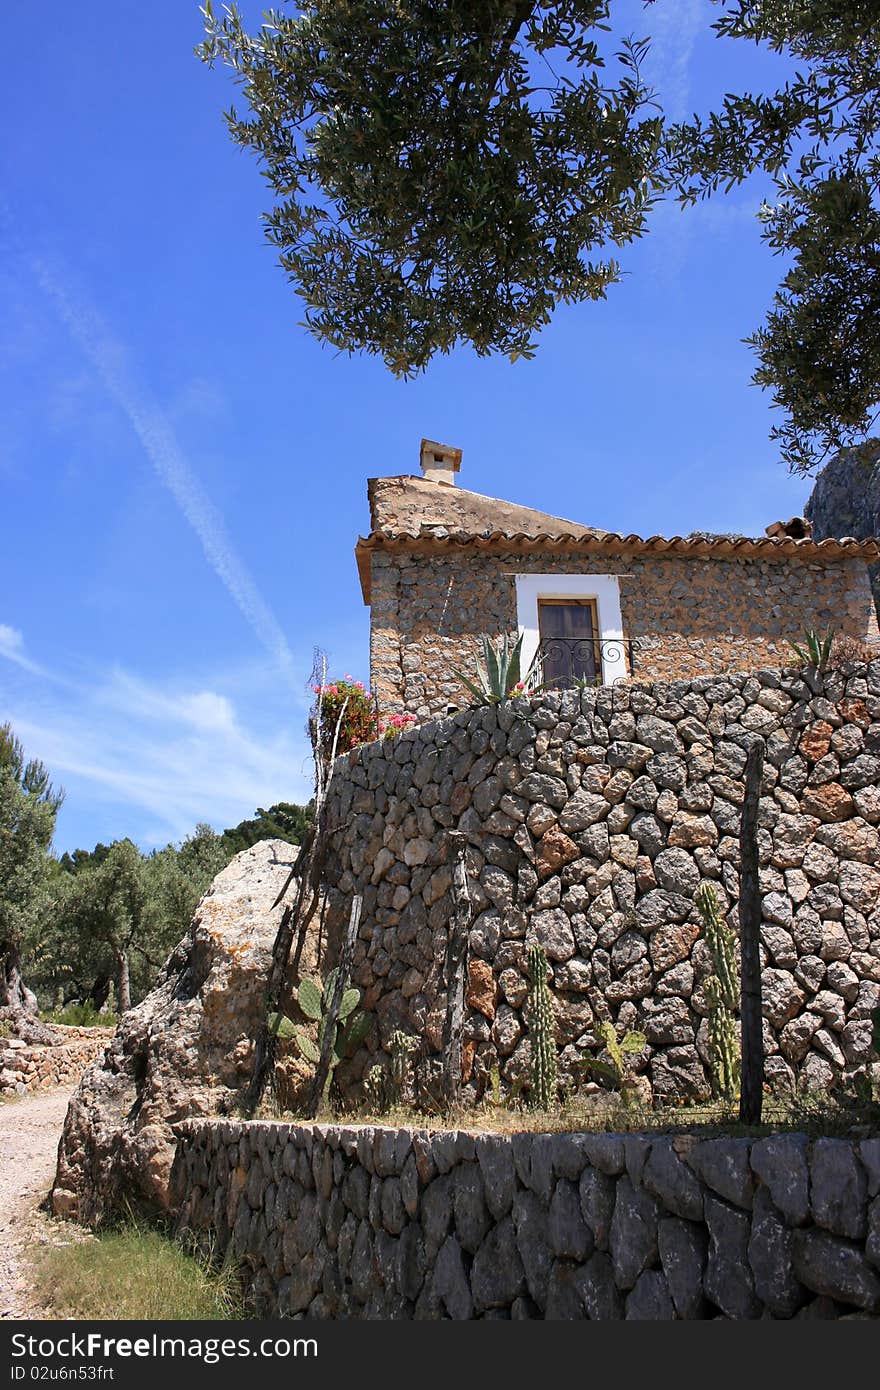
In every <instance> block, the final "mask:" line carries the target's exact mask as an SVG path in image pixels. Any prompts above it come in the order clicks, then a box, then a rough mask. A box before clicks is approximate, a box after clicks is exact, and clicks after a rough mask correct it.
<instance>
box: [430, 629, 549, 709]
mask: <svg viewBox="0 0 880 1390" xmlns="http://www.w3.org/2000/svg"><path fill="white" fill-rule="evenodd" d="M522 644H523V634H522V633H520V635H519V637H518V638H517V639H516V641H515V642H514V644H513V646H511V645H510V642H509V640H508V637H507V634H506V633H505V635H504V637H503V638H502V640H501V642H499V643H498V645H497V646H496V645H495V644H494V643H493V642H492V641H490V639H489V638H488V637H484V638H483V655H484V658H485V664H483V663H482V662H480V661H479V659H478V660H477V663H476V680H472V679H471V677H470V676H466V675H465V674H464V672H463V671H459V670H458V669H457V668H456V667H453V668H452V670H453V674H454V675H456V676H458V679H459V680H460V681H461V683H462V685H463V686H465V687H466V689H467V690H468V691H469V692H470V693H471V695H473V697H474V704H475V705H500V704H501V703H502V701H504V700H511V699H513V698H514V696H516V695H525V694H529V695H531V694H534V693H535V692H536V691H538V690H542V689H543V686H542V685H540V684H538V683H537V682H536V681H535V663H534V661H533V662H532V664H531V666H530V667H529V669H528V671H527V672H526V673H525V675H524V676H523V675H522V674H521V667H522Z"/></svg>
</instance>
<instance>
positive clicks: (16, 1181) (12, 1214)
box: [0, 1087, 72, 1318]
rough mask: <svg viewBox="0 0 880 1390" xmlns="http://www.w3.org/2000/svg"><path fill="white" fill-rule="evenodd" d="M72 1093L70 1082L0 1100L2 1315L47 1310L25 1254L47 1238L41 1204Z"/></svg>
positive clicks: (35, 1313)
mask: <svg viewBox="0 0 880 1390" xmlns="http://www.w3.org/2000/svg"><path fill="white" fill-rule="evenodd" d="M71 1094H72V1093H71V1091H70V1089H69V1088H67V1087H64V1088H62V1089H60V1090H57V1091H39V1092H37V1093H36V1095H31V1096H22V1098H21V1100H14V1101H3V1102H0V1318H29V1317H40V1316H41V1314H40V1313H39V1312H38V1311H36V1310H35V1309H34V1307H33V1305H32V1302H31V1297H30V1294H29V1290H28V1286H27V1281H26V1278H25V1272H24V1267H23V1256H24V1253H25V1250H26V1248H27V1246H28V1245H29V1244H32V1243H33V1242H34V1241H35V1240H37V1241H40V1240H42V1242H45V1239H46V1237H45V1235H44V1234H43V1235H42V1236H41V1234H40V1228H41V1225H42V1224H43V1223H42V1221H41V1217H40V1215H39V1213H38V1212H37V1211H36V1208H37V1206H38V1204H39V1203H40V1202H41V1201H42V1200H43V1198H44V1197H45V1195H46V1193H47V1192H48V1190H49V1186H50V1184H51V1182H52V1178H53V1177H54V1175H55V1158H56V1153H57V1149H58V1140H59V1138H60V1136H61V1126H62V1124H63V1123H64V1116H65V1114H66V1112H67V1103H68V1101H69V1100H70V1097H71ZM42 1316H45V1314H42Z"/></svg>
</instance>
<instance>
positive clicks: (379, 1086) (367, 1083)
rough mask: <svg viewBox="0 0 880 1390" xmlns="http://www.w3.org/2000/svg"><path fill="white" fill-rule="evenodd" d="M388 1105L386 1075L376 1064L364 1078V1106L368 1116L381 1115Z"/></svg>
mask: <svg viewBox="0 0 880 1390" xmlns="http://www.w3.org/2000/svg"><path fill="white" fill-rule="evenodd" d="M389 1104H390V1099H389V1095H388V1073H387V1071H386V1070H385V1068H384V1067H383V1066H381V1065H380V1064H379V1063H378V1062H377V1063H376V1065H375V1066H373V1067H370V1070H369V1071H368V1072H367V1074H366V1076H365V1077H364V1106H365V1108H366V1110H367V1112H368V1113H369V1114H370V1115H383V1114H384V1113H385V1111H386V1110H387V1109H388V1106H389Z"/></svg>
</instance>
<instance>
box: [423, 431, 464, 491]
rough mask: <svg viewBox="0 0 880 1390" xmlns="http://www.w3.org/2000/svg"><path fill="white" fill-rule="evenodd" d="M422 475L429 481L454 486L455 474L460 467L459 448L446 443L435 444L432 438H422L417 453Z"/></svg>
mask: <svg viewBox="0 0 880 1390" xmlns="http://www.w3.org/2000/svg"><path fill="white" fill-rule="evenodd" d="M419 463H420V464H421V468H422V476H423V477H424V478H425V479H426V480H427V481H428V482H429V483H445V484H446V486H447V487H455V475H456V473H457V472H458V470H459V469H460V468H461V449H453V448H451V447H450V445H448V444H435V443H434V441H433V439H423V440H422V449H421V453H420V455H419Z"/></svg>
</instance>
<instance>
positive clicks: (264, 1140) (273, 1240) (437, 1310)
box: [171, 1119, 880, 1320]
mask: <svg viewBox="0 0 880 1390" xmlns="http://www.w3.org/2000/svg"><path fill="white" fill-rule="evenodd" d="M176 1133H177V1138H178V1147H177V1152H176V1157H175V1162H174V1170H173V1175H172V1184H171V1196H172V1205H173V1208H174V1210H175V1211H176V1213H177V1226H178V1229H179V1230H181V1231H183V1230H186V1231H189V1232H191V1233H192V1234H193V1235H194V1236H196V1238H197V1239H199V1240H202V1239H204V1240H205V1241H206V1243H207V1244H208V1245H209V1246H210V1247H211V1248H212V1249H213V1250H214V1251H215V1253H217V1254H220V1255H222V1254H224V1253H229V1254H231V1257H232V1258H233V1259H234V1260H235V1261H237V1262H238V1263H239V1264H240V1265H241V1266H242V1267H243V1270H244V1272H245V1274H246V1277H247V1279H248V1282H249V1283H250V1286H251V1292H252V1296H253V1299H254V1306H255V1311H256V1315H257V1316H259V1317H276V1316H280V1315H282V1314H285V1315H288V1316H289V1315H290V1314H291V1313H297V1312H306V1311H308V1313H309V1316H314V1317H322V1318H323V1317H346V1318H384V1317H395V1318H442V1317H450V1318H456V1319H470V1318H474V1317H476V1318H480V1317H492V1318H499V1317H501V1318H507V1317H510V1318H514V1319H519V1318H543V1319H551V1320H552V1319H566V1320H570V1319H581V1318H588V1319H603V1320H604V1319H620V1318H627V1319H630V1320H646V1319H648V1320H658V1319H663V1320H666V1319H669V1318H676V1319H684V1320H695V1319H705V1318H715V1317H723V1318H736V1319H740V1318H760V1317H763V1318H771V1319H777V1318H778V1319H788V1318H791V1317H797V1318H800V1317H809V1318H815V1317H823V1318H824V1317H838V1316H841V1315H843V1314H845V1313H847V1312H850V1313H852V1312H854V1311H859V1312H864V1313H873V1312H875V1311H880V1273H878V1269H877V1261H878V1257H880V1250H878V1248H877V1246H878V1244H880V1239H878V1236H880V1196H875V1197H873V1198H872V1199H871V1202H872V1208H871V1212H870V1215H869V1220H868V1222H867V1225H866V1231H867V1234H866V1236H865V1237H863V1238H862V1239H860V1240H853V1239H848V1238H846V1237H841V1236H836V1235H832V1234H831V1233H830V1232H829V1231H826V1230H823V1229H822V1228H821V1227H820V1226H818V1225H816V1224H815V1223H814V1222H813V1220H812V1217H811V1216H810V1214H809V1213H808V1214H807V1216H806V1218H804V1213H803V1206H802V1200H801V1194H800V1192H799V1189H798V1184H797V1183H796V1184H795V1186H794V1195H792V1191H791V1189H790V1187H789V1185H788V1183H787V1179H786V1176H785V1173H784V1169H785V1168H786V1166H788V1165H790V1164H791V1163H792V1159H793V1157H794V1159H795V1162H796V1163H797V1162H798V1161H799V1160H800V1159H802V1158H803V1157H804V1155H805V1154H806V1161H807V1163H808V1164H809V1160H810V1141H808V1140H807V1139H806V1137H805V1136H803V1135H796V1134H795V1135H786V1136H778V1137H777V1138H778V1139H779V1140H780V1141H781V1140H782V1139H784V1140H785V1141H786V1143H782V1142H779V1143H778V1144H777V1146H776V1147H770V1145H769V1143H768V1141H767V1140H746V1141H745V1143H746V1146H747V1148H746V1153H745V1159H746V1162H747V1164H748V1165H749V1168H750V1171H751V1172H752V1173H753V1174H754V1175H755V1177H756V1178H757V1180H758V1181H757V1187H756V1189H755V1191H754V1193H753V1196H752V1209H751V1210H747V1209H745V1208H743V1207H739V1206H734V1205H732V1204H731V1203H730V1202H728V1201H726V1200H724V1199H723V1198H722V1197H720V1196H718V1195H717V1194H716V1193H715V1192H714V1191H713V1189H712V1188H711V1187H709V1186H708V1185H707V1184H706V1183H705V1182H704V1181H703V1180H702V1178H700V1177H699V1175H698V1174H697V1173H696V1170H693V1169H691V1168H689V1167H688V1168H687V1170H686V1171H687V1173H688V1175H689V1178H690V1179H692V1181H693V1182H694V1183H696V1184H698V1187H699V1193H700V1198H701V1205H700V1213H699V1214H698V1215H695V1216H694V1217H693V1219H689V1218H686V1217H682V1216H679V1215H674V1214H670V1210H669V1207H668V1206H667V1205H666V1204H665V1203H666V1202H667V1201H668V1202H669V1203H670V1204H671V1206H672V1207H673V1208H674V1207H682V1206H686V1207H687V1208H688V1209H689V1210H691V1211H693V1212H696V1211H697V1207H696V1203H695V1202H693V1188H692V1186H691V1181H686V1182H684V1183H682V1180H681V1173H680V1172H678V1171H677V1170H676V1169H675V1168H674V1167H672V1166H671V1162H670V1152H671V1153H672V1154H674V1155H675V1156H676V1157H677V1158H678V1159H679V1160H680V1161H682V1162H684V1161H685V1158H686V1155H687V1150H688V1147H689V1146H690V1141H689V1140H688V1138H687V1137H684V1136H680V1137H676V1138H673V1139H672V1140H671V1141H670V1142H671V1143H672V1145H673V1146H675V1145H678V1146H679V1147H680V1148H681V1153H680V1154H679V1153H677V1152H676V1149H675V1148H674V1147H673V1148H672V1150H671V1151H668V1150H666V1149H665V1144H666V1140H665V1138H664V1137H663V1136H657V1135H643V1134H627V1135H619V1134H605V1135H580V1134H577V1135H575V1134H558V1135H549V1134H531V1133H520V1134H517V1135H515V1136H511V1137H505V1136H501V1135H491V1136H490V1135H481V1136H473V1135H471V1134H468V1133H467V1132H465V1131H457V1130H447V1131H428V1130H394V1129H391V1128H383V1127H376V1128H373V1127H372V1126H363V1125H344V1124H336V1125H320V1124H271V1123H269V1122H267V1121H261V1122H250V1123H249V1122H246V1121H241V1120H193V1119H191V1120H185V1121H183V1122H182V1123H181V1124H180V1125H178V1126H176ZM714 1142H716V1143H717V1144H722V1145H723V1144H730V1145H731V1146H732V1148H733V1149H734V1151H735V1157H734V1158H733V1159H732V1160H731V1162H730V1164H728V1165H726V1166H725V1165H724V1164H723V1163H722V1162H721V1160H720V1156H719V1153H718V1151H717V1150H715V1151H713V1169H712V1171H713V1174H714V1173H715V1172H716V1171H721V1172H729V1171H734V1172H737V1171H738V1170H739V1166H740V1163H741V1160H742V1156H743V1155H742V1149H741V1144H740V1141H739V1140H736V1139H730V1140H725V1139H719V1140H717V1141H714ZM820 1142H822V1141H813V1148H815V1144H816V1143H820ZM835 1142H836V1143H842V1144H844V1146H845V1147H846V1148H848V1150H849V1153H850V1156H851V1157H852V1158H853V1159H857V1158H858V1154H859V1151H860V1149H859V1141H858V1140H853V1141H849V1140H847V1141H843V1140H841V1141H835ZM873 1142H875V1141H871V1140H863V1141H861V1147H862V1150H864V1151H865V1155H866V1158H867V1163H868V1165H870V1164H871V1162H872V1158H873V1151H872V1149H871V1148H870V1145H871V1144H872V1143H873ZM749 1146H751V1150H752V1152H751V1153H749V1152H748V1148H749ZM691 1147H692V1146H691ZM504 1153H506V1154H507V1160H508V1161H507V1162H506V1163H505V1162H504V1161H503V1159H502V1154H504ZM417 1155H418V1159H417ZM591 1155H592V1158H591ZM596 1157H601V1158H602V1160H603V1162H604V1163H605V1165H606V1167H607V1168H608V1169H609V1170H610V1171H608V1172H603V1171H602V1170H601V1169H599V1168H597V1167H595V1166H594V1163H593V1161H592V1159H594V1158H596ZM844 1157H845V1156H844V1155H842V1154H839V1155H837V1156H836V1157H835V1163H836V1164H837V1165H838V1166H840V1167H841V1168H844V1167H845V1164H844V1163H843V1159H844ZM652 1160H653V1168H652ZM441 1170H442V1171H441ZM652 1172H653V1179H652V1181H653V1185H654V1188H655V1189H656V1192H654V1193H652V1192H651V1191H649V1190H648V1187H647V1186H646V1183H647V1181H648V1179H649V1178H650V1177H651V1174H652ZM279 1175H281V1176H280V1177H279ZM289 1175H292V1176H289ZM871 1181H872V1182H873V1178H872V1179H871ZM774 1192H775V1193H777V1194H781V1195H782V1197H783V1199H784V1204H785V1205H786V1206H787V1207H788V1208H789V1209H790V1211H791V1214H792V1216H793V1217H794V1218H796V1220H797V1221H800V1222H802V1224H800V1225H798V1224H795V1221H794V1220H790V1219H789V1216H788V1215H787V1214H786V1212H785V1211H783V1210H782V1209H781V1208H780V1207H778V1206H777V1205H776V1203H775V1202H774V1200H773V1196H772V1194H773V1193H774ZM331 1267H332V1271H333V1272H332V1277H331V1275H329V1274H328V1270H329V1269H331ZM817 1299H818V1300H822V1301H821V1302H818V1303H817Z"/></svg>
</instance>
